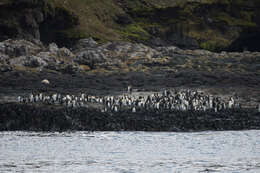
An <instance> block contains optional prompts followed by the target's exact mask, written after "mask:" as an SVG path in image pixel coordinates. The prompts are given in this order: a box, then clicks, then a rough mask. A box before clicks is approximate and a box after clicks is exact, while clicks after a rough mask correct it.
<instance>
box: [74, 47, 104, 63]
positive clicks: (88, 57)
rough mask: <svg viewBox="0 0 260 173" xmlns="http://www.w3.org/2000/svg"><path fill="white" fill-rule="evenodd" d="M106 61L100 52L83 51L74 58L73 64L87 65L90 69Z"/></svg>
mask: <svg viewBox="0 0 260 173" xmlns="http://www.w3.org/2000/svg"><path fill="white" fill-rule="evenodd" d="M105 60H106V56H105V55H104V54H103V53H102V51H101V50H98V49H97V50H85V51H83V52H80V53H79V54H78V55H77V56H76V58H75V59H74V61H75V62H77V63H79V64H84V65H88V66H90V67H91V68H94V67H95V64H98V63H104V62H105Z"/></svg>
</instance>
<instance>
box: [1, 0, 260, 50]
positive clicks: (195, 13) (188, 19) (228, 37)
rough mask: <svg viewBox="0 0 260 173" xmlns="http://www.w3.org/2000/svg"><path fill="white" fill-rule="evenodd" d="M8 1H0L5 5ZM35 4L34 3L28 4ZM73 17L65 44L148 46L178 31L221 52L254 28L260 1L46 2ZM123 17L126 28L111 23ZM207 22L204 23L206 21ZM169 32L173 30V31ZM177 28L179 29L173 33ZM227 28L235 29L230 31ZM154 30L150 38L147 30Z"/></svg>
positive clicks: (122, 25)
mask: <svg viewBox="0 0 260 173" xmlns="http://www.w3.org/2000/svg"><path fill="white" fill-rule="evenodd" d="M10 1H12V0H0V4H1V3H8V2H10ZM31 1H37V0H31ZM48 2H50V3H52V4H53V5H54V6H55V7H59V8H65V9H67V10H68V11H70V12H72V13H74V14H76V15H77V16H78V17H79V21H80V25H79V26H78V27H77V28H76V29H75V28H74V29H71V30H67V31H66V32H67V33H66V34H67V35H68V37H71V38H74V37H75V38H83V37H86V36H91V37H93V38H95V39H96V40H100V41H101V42H103V41H108V40H109V41H110V40H128V41H133V42H135V41H137V42H148V41H149V40H150V38H151V37H153V36H154V35H155V36H157V37H161V38H163V39H167V37H168V34H169V33H175V32H176V30H181V32H183V34H184V36H186V37H190V38H193V39H195V40H196V41H197V43H198V45H199V46H200V47H201V48H204V49H208V50H216V49H221V48H224V47H227V46H228V45H229V44H231V42H232V41H233V40H235V39H236V38H238V36H239V34H240V32H242V31H243V29H244V28H254V27H258V25H257V23H256V22H255V18H256V16H255V14H256V12H255V11H254V8H255V6H256V5H259V4H260V0H252V1H247V0H200V1H198V0H48ZM118 16H128V17H129V18H130V19H131V20H132V23H130V24H127V25H124V24H119V23H117V22H116V20H117V19H118ZM207 20H208V21H207ZM209 21H210V22H209ZM173 28H174V29H173ZM178 28H179V29H178ZM232 28H238V29H236V30H233V29H232ZM154 29H155V30H156V31H157V33H156V34H154V33H152V32H151V30H154Z"/></svg>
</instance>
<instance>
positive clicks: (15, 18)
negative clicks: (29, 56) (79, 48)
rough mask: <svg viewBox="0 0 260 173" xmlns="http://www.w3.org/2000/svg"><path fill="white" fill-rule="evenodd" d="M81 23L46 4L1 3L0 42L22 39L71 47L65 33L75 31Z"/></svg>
mask: <svg viewBox="0 0 260 173" xmlns="http://www.w3.org/2000/svg"><path fill="white" fill-rule="evenodd" d="M77 21H78V20H77V17H76V16H74V15H73V14H72V13H69V12H68V11H66V10H65V9H63V8H59V7H54V6H52V4H51V3H49V2H47V1H45V0H36V1H34V0H17V1H12V0H7V1H4V2H3V3H0V41H2V40H6V39H9V38H16V39H17V38H19V39H27V40H34V39H37V40H42V41H44V42H45V43H51V42H57V43H59V44H60V45H65V44H66V43H68V44H69V43H70V41H71V40H70V39H69V38H68V37H67V36H66V35H64V34H62V32H66V30H67V29H72V28H74V27H75V26H76V25H77V23H78V22H77ZM57 37H59V40H58V39H57ZM60 40H62V41H64V42H65V43H64V44H62V42H59V41H60Z"/></svg>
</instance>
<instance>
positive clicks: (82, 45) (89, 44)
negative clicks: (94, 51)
mask: <svg viewBox="0 0 260 173" xmlns="http://www.w3.org/2000/svg"><path fill="white" fill-rule="evenodd" d="M97 46H98V43H97V42H96V41H95V40H93V39H92V38H85V39H81V40H79V41H78V42H77V43H76V45H75V46H74V49H75V50H82V49H88V48H96V47H97Z"/></svg>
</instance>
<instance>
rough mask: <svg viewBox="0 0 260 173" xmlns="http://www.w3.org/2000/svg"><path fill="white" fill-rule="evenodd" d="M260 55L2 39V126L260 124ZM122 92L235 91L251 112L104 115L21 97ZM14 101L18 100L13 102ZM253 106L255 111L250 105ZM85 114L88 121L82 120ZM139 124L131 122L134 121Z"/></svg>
mask: <svg viewBox="0 0 260 173" xmlns="http://www.w3.org/2000/svg"><path fill="white" fill-rule="evenodd" d="M259 57H260V53H259V52H248V51H245V52H221V53H214V52H209V51H205V50H184V49H180V48H178V47H174V46H170V47H155V48H152V47H148V46H145V45H143V44H133V43H128V42H109V43H105V44H98V43H96V42H95V41H94V40H93V39H83V40H80V41H79V42H78V43H77V44H76V45H74V47H73V48H72V49H67V48H59V47H58V46H57V45H56V44H50V45H43V44H42V43H41V42H39V41H37V40H34V41H26V40H6V41H3V42H0V81H1V82H0V90H1V92H0V104H1V105H0V109H1V110H0V117H1V118H0V124H1V125H0V128H1V130H41V131H49V130H58V131H59V130H149V131H190V130H192V131H198V130H242V129H259V124H260V123H259V117H260V116H259V113H257V112H256V109H255V107H256V106H257V105H258V104H259V103H260V90H259V88H260V77H259V76H260V69H259V63H260V61H259V60H260V58H259ZM43 79H48V80H49V81H50V85H49V86H48V92H52V93H53V92H56V93H57V92H58V93H64V94H67V93H69V94H75V93H81V92H85V93H89V94H92V95H117V94H120V93H123V92H125V91H126V88H127V86H128V85H132V86H133V88H134V90H136V91H146V92H149V91H153V92H154V91H155V92H156V91H162V90H164V89H170V88H194V89H200V90H203V91H205V92H206V93H211V94H213V95H226V96H229V95H234V94H235V95H236V96H237V97H238V98H239V99H240V101H241V103H243V105H245V107H244V108H245V109H243V110H240V111H231V112H221V113H217V115H216V113H214V112H208V113H206V114H205V113H204V114H201V115H200V113H199V112H198V113H195V114H196V116H189V115H190V113H185V112H174V113H162V114H156V113H153V112H148V113H136V114H133V113H131V112H120V113H115V114H110V113H100V112H98V113H97V111H95V110H84V109H79V110H77V111H79V112H77V111H76V110H73V109H70V110H68V109H65V108H63V107H55V106H54V107H53V106H39V105H30V104H28V105H23V104H18V103H13V102H14V101H16V99H17V96H19V95H21V96H23V95H27V94H29V93H31V92H32V91H41V90H42V89H43V86H42V84H41V81H42V80H43ZM8 102H11V103H8ZM250 108H254V109H250ZM82 117H83V118H82ZM131 124H132V125H131Z"/></svg>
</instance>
